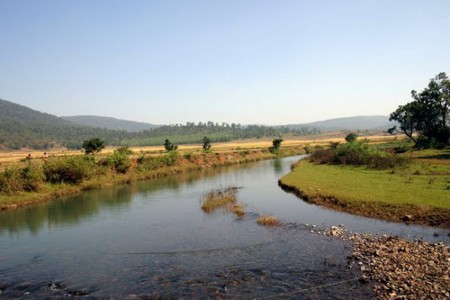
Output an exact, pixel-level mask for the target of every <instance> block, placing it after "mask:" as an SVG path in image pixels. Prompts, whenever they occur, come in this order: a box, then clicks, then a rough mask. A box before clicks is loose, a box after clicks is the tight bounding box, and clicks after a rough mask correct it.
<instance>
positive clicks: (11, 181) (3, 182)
mask: <svg viewBox="0 0 450 300" xmlns="http://www.w3.org/2000/svg"><path fill="white" fill-rule="evenodd" d="M20 173H21V172H20V170H19V168H16V167H12V168H7V169H5V170H4V171H3V172H2V173H0V192H1V193H3V194H7V195H13V194H16V193H17V192H20V191H23V181H22V179H21V176H20Z"/></svg>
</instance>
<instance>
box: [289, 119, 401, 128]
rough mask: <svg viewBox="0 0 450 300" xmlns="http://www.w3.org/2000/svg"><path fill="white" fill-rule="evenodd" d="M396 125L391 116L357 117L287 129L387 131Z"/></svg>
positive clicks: (293, 126)
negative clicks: (390, 118)
mask: <svg viewBox="0 0 450 300" xmlns="http://www.w3.org/2000/svg"><path fill="white" fill-rule="evenodd" d="M394 125H396V123H395V122H390V121H389V116H355V117H346V118H336V119H330V120H325V121H318V122H312V123H304V124H290V125H286V127H288V128H291V129H298V128H304V127H309V128H318V129H320V130H322V131H335V130H387V129H388V128H390V127H393V126H394Z"/></svg>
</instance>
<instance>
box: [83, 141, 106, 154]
mask: <svg viewBox="0 0 450 300" xmlns="http://www.w3.org/2000/svg"><path fill="white" fill-rule="evenodd" d="M82 148H83V149H84V153H85V154H95V153H99V152H100V151H102V150H103V148H105V141H102V140H101V139H99V138H93V139H90V140H85V141H84V142H83V146H82Z"/></svg>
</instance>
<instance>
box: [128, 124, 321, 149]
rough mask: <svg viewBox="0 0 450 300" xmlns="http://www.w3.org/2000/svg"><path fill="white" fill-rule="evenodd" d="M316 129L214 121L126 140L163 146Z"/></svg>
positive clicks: (298, 133) (161, 129) (304, 132)
mask: <svg viewBox="0 0 450 300" xmlns="http://www.w3.org/2000/svg"><path fill="white" fill-rule="evenodd" d="M318 133H320V130H318V129H316V128H309V127H302V128H297V129H290V128H287V127H284V126H277V127H271V126H262V125H241V124H234V123H232V124H228V123H221V124H218V123H214V122H212V121H208V122H205V123H203V122H199V123H197V124H195V123H193V122H188V123H186V124H175V125H164V126H160V127H157V128H154V129H151V130H145V131H142V132H139V133H135V134H130V136H129V138H128V139H126V140H124V141H123V142H122V143H123V144H125V145H129V146H146V145H162V144H163V143H164V140H165V139H166V138H169V139H170V141H171V142H172V143H175V144H189V143H201V142H202V140H203V137H205V136H207V137H208V138H209V139H210V140H211V141H212V142H226V141H231V140H239V139H250V138H263V137H269V138H274V137H280V136H281V137H287V136H290V137H293V136H304V135H310V134H318Z"/></svg>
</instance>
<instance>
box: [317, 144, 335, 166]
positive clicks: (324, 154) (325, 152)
mask: <svg viewBox="0 0 450 300" xmlns="http://www.w3.org/2000/svg"><path fill="white" fill-rule="evenodd" d="M310 160H311V161H312V162H314V163H317V164H336V163H339V160H338V159H337V157H336V149H332V148H331V149H318V150H316V151H314V152H313V153H312V154H311V157H310Z"/></svg>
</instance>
